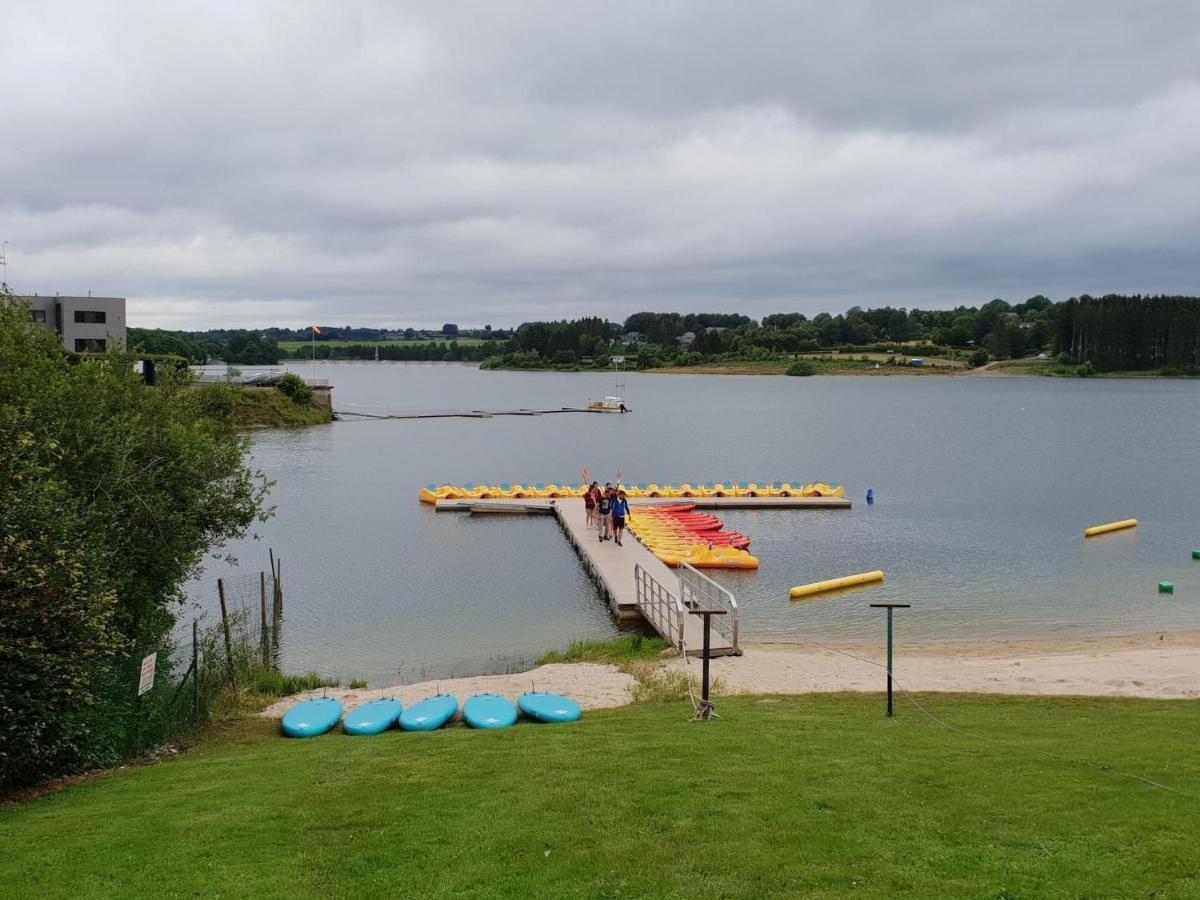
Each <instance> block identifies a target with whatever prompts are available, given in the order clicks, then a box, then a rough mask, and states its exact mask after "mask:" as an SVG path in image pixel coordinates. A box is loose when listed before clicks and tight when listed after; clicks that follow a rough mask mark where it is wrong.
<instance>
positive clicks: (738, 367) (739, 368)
mask: <svg viewBox="0 0 1200 900" xmlns="http://www.w3.org/2000/svg"><path fill="white" fill-rule="evenodd" d="M864 356H865V357H867V358H866V359H862V357H864ZM796 358H798V359H802V360H804V361H806V362H808V363H809V364H811V365H812V367H813V369H814V370H815V371H814V374H816V375H868V374H869V375H944V374H946V373H948V372H951V371H958V370H965V369H966V368H967V364H966V363H964V362H962V361H960V360H950V359H941V358H938V357H926V358H925V365H924V366H923V367H920V366H908V365H900V364H899V363H897V364H896V365H893V366H889V365H887V360H888V359H889V357H888V356H887V354H884V353H840V354H828V353H801V354H799V355H798V356H797V357H796ZM891 358H893V359H895V358H896V357H891ZM901 358H903V357H901ZM795 361H796V359H794V358H792V357H790V356H789V357H788V358H786V359H753V360H749V359H748V360H727V361H725V362H714V363H702V364H701V365H698V366H663V367H661V368H657V369H648V370H647V371H650V372H660V373H664V374H668V375H670V374H675V375H784V374H786V373H787V370H788V367H789V366H791V364H792V363H794V362H795ZM876 364H878V365H879V368H878V369H876V368H875V366H876Z"/></svg>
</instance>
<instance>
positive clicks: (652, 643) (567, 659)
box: [537, 634, 671, 666]
mask: <svg viewBox="0 0 1200 900" xmlns="http://www.w3.org/2000/svg"><path fill="white" fill-rule="evenodd" d="M670 646H671V645H670V644H669V643H667V641H666V640H665V639H664V638H660V637H647V636H646V635H642V634H630V635H626V636H625V637H621V638H617V639H616V640H614V641H572V642H571V644H570V645H569V646H568V647H567V649H566V650H565V651H563V652H559V651H557V650H552V651H550V652H549V653H547V654H546V655H545V656H543V657H542V658H541V659H539V660H538V661H537V664H538V665H539V666H545V665H549V664H551V663H579V662H598V663H612V664H614V665H618V666H625V665H627V664H629V663H632V662H636V661H637V660H648V659H659V658H661V657H662V655H663V651H664V650H667V649H668V648H669V647H670Z"/></svg>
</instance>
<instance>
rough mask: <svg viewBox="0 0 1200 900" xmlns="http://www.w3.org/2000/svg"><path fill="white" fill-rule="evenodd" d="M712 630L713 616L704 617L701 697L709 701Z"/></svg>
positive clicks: (706, 701)
mask: <svg viewBox="0 0 1200 900" xmlns="http://www.w3.org/2000/svg"><path fill="white" fill-rule="evenodd" d="M711 632H712V616H705V617H704V681H703V684H702V685H701V688H700V699H701V700H703V701H704V702H705V704H707V703H708V649H709V641H708V637H709V635H710V634H711Z"/></svg>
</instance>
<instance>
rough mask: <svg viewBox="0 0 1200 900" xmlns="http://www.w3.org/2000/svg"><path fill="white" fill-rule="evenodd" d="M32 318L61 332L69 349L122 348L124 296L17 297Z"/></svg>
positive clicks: (73, 350)
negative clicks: (25, 305)
mask: <svg viewBox="0 0 1200 900" xmlns="http://www.w3.org/2000/svg"><path fill="white" fill-rule="evenodd" d="M20 299H21V300H23V301H25V302H26V303H28V304H29V314H30V316H32V317H33V321H35V322H39V323H41V324H42V325H43V326H45V328H46V330H47V331H52V332H54V333H55V334H58V335H61V336H62V341H63V346H64V347H66V348H67V350H69V351H70V352H72V353H98V352H102V351H104V350H108V349H111V348H116V349H118V350H123V349H124V348H125V298H124V297H39V296H37V295H36V294H35V295H34V296H32V297H21V298H20Z"/></svg>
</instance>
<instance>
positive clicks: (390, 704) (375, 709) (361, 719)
mask: <svg viewBox="0 0 1200 900" xmlns="http://www.w3.org/2000/svg"><path fill="white" fill-rule="evenodd" d="M403 711H404V707H403V706H401V705H400V701H399V700H391V699H387V700H372V701H371V702H370V703H364V704H363V705H362V706H359V707H356V708H355V709H354V710H352V711H351V713H350V715H348V716H346V720H345V721H344V722H342V728H343V729H344V730H345V732H346V734H379V733H380V732H381V731H387V730H388V729H389V728H391V727H392V726H393V725H395V724H396V720H397V719H398V718H400V713H401V712H403Z"/></svg>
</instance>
